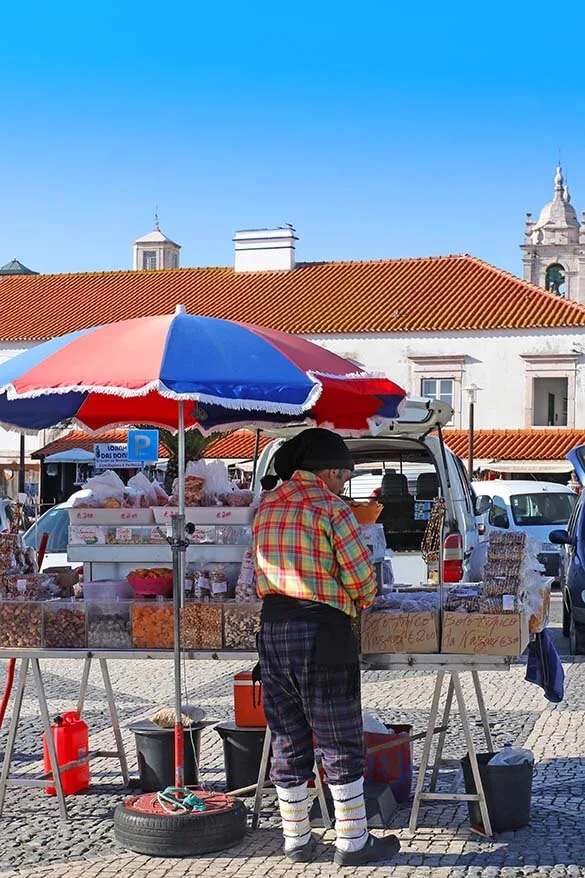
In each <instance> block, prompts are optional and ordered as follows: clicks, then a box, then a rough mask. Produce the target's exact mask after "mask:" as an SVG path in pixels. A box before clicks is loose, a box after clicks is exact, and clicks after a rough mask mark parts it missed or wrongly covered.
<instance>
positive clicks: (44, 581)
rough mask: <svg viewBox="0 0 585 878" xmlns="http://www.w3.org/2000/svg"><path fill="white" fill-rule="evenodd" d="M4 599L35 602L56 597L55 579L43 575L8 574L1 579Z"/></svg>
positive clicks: (57, 593) (57, 592) (57, 590)
mask: <svg viewBox="0 0 585 878" xmlns="http://www.w3.org/2000/svg"><path fill="white" fill-rule="evenodd" d="M3 581H4V588H5V593H6V597H7V598H8V599H9V600H11V599H14V600H16V599H20V600H27V601H36V600H39V599H43V598H44V599H45V600H47V599H48V598H52V597H58V595H59V589H58V587H57V583H56V582H55V578H54V577H52V576H45V575H44V574H43V573H8V574H6V575H5V576H4V577H3Z"/></svg>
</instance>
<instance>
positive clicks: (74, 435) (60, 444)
mask: <svg viewBox="0 0 585 878" xmlns="http://www.w3.org/2000/svg"><path fill="white" fill-rule="evenodd" d="M127 441H128V430H107V431H104V432H103V433H86V432H85V431H84V430H72V431H71V432H70V433H66V434H65V435H63V436H59V438H58V439H55V440H54V441H53V442H49V444H48V445H45V446H44V447H43V448H39V449H38V451H33V453H32V454H31V457H33V458H41V457H48V456H49V454H61V453H62V452H63V451H70V450H71V449H72V448H82V449H83V450H84V451H93V446H94V443H96V442H127Z"/></svg>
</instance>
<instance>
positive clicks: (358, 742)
mask: <svg viewBox="0 0 585 878" xmlns="http://www.w3.org/2000/svg"><path fill="white" fill-rule="evenodd" d="M274 470H275V473H276V475H277V476H278V478H280V479H282V484H281V485H279V486H278V487H277V488H275V489H274V490H272V491H269V492H268V493H266V494H265V495H264V496H263V497H262V500H261V502H260V506H259V508H258V512H257V513H256V516H255V519H254V524H253V528H252V531H253V551H254V560H255V566H256V573H257V577H258V586H257V587H258V594H259V596H260V597H261V598H263V607H262V624H261V628H260V632H259V634H258V651H259V655H260V666H261V670H262V682H263V690H264V694H263V698H264V711H265V713H266V718H267V721H268V725H269V727H270V730H271V732H272V768H271V773H270V776H271V779H272V781H273V782H274V784H275V786H276V791H277V793H278V802H279V808H280V814H281V818H282V824H283V833H284V839H285V841H284V853H285V855H286V856H287V857H288V858H289V859H290V860H292V861H294V862H306V861H307V860H308V859H309V857H310V854H311V851H312V848H313V837H312V835H311V827H310V824H309V817H308V810H309V798H308V791H307V782H308V781H309V780H310V779H311V778H312V777H313V764H314V752H313V742H315V743H316V745H317V747H318V749H319V750H320V751H321V753H322V758H323V767H324V769H325V773H326V775H327V782H328V784H329V788H330V790H331V794H332V796H333V801H334V806H335V829H336V832H337V840H336V851H335V863H336V864H337V865H341V866H357V865H361V864H364V863H372V862H376V861H379V860H387V859H389V858H390V857H392V856H394V855H395V854H396V853H397V852H398V850H399V848H400V844H399V842H398V839H397V838H396V837H394V836H387V837H385V838H376V837H374V836H372V835H370V834H369V833H368V829H367V823H366V810H365V801H364V795H363V783H364V780H363V774H364V743H363V727H362V706H361V694H360V665H359V648H358V644H357V640H356V637H355V635H354V633H353V631H352V627H351V619H352V617H355V615H356V610H357V609H362V608H365V607H369V606H370V605H371V604H372V602H373V600H374V596H375V593H376V581H375V578H374V572H373V568H372V564H371V561H370V557H369V554H368V550H367V548H366V547H365V545H364V543H363V542H362V540H361V538H360V534H359V529H358V526H357V523H356V520H355V518H354V515H353V513H352V512H351V510H350V508H349V507H348V506H347V505H346V503H345V502H344V501H343V500H342V499H341V498H340V497H339V496H338V495H339V494H340V493H341V491H342V490H343V486H344V484H345V482H346V481H347V480H348V479H349V477H350V476H351V473H352V471H353V461H352V459H351V457H350V454H349V451H348V449H347V446H346V444H345V442H344V441H343V440H342V439H341V437H340V436H338V435H337V434H336V433H332V432H331V431H329V430H322V429H309V430H304V431H303V432H302V433H299V434H298V435H297V436H295V437H294V438H293V439H290V440H289V441H287V442H285V443H284V444H283V445H282V446H281V447H280V448H279V450H278V451H277V452H276V455H275V459H274Z"/></svg>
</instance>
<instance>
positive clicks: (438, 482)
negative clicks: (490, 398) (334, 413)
mask: <svg viewBox="0 0 585 878" xmlns="http://www.w3.org/2000/svg"><path fill="white" fill-rule="evenodd" d="M451 416H452V409H451V407H450V406H449V405H447V404H446V403H443V402H440V401H438V400H430V399H415V398H410V399H408V400H407V402H406V404H405V406H404V408H403V412H402V415H401V417H400V418H399V419H397V420H396V421H395V422H394V424H393V425H392V429H387V430H383V431H382V432H381V433H379V434H378V435H376V436H364V437H362V438H355V439H346V442H347V445H348V448H349V450H350V453H351V456H352V458H353V460H354V462H355V464H356V469H355V472H354V475H353V477H352V478H351V479H350V481H349V482H348V484H347V486H346V493H347V494H348V495H349V496H350V497H352V498H353V499H357V500H360V499H367V498H369V497H372V496H375V497H376V499H377V500H378V501H379V502H380V503H381V504H382V506H383V510H382V511H381V513H380V515H379V517H378V522H379V523H381V524H383V525H384V531H385V535H386V544H387V546H388V548H390V549H392V552H393V555H392V568H393V573H394V581H395V582H396V583H404V584H409V585H419V584H420V583H421V582H426V581H427V578H428V577H429V576H431V578H432V577H434V576H436V574H437V565H436V563H434V564H433V563H431V564H430V565H429V566H428V567H427V564H426V563H425V562H424V561H423V558H422V553H421V543H422V538H423V535H424V532H425V529H426V525H427V522H428V520H429V516H430V512H431V507H432V502H433V500H434V499H435V498H436V497H442V498H444V500H445V508H446V513H445V524H444V528H443V534H442V541H443V552H442V556H443V578H444V580H445V581H446V582H459V581H460V580H470V579H475V578H476V576H477V571H475V570H473V560H472V556H474V549H475V547H476V546H477V543H478V540H479V536H478V521H477V517H476V516H477V514H478V513H479V512H481V509H479V508H477V507H476V505H475V498H474V497H473V494H472V491H471V487H470V485H469V481H468V479H467V474H466V472H465V468H464V466H463V464H462V462H461V460H460V459H459V458H458V457H456V456H455V455H454V454H453V453H452V451H450V449H449V448H447V447H446V446H445V445H444V444H443V441H442V438H441V435H440V434H437V433H433V431H434V430H435V428H437V427H440V426H443V425H444V424H446V423H448V421H449V420H450V418H451ZM283 433H284V431H283ZM290 434H291V431H289V435H290ZM283 441H285V440H284V439H283V438H280V439H275V440H274V441H273V442H271V443H270V444H269V445H267V446H266V447H265V448H264V450H263V452H262V454H261V455H260V458H259V461H258V467H257V473H256V478H257V482H256V484H258V480H259V479H261V478H262V477H263V476H264V475H266V474H267V473H270V472H272V471H273V470H272V469H271V467H272V461H273V458H274V455H275V453H276V451H277V449H278V448H279V446H280V445H281V444H282V442H283ZM484 502H485V501H484Z"/></svg>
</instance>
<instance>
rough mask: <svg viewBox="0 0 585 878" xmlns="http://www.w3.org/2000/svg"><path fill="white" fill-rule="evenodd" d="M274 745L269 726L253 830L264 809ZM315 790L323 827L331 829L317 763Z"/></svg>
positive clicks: (256, 826) (255, 799) (259, 777)
mask: <svg viewBox="0 0 585 878" xmlns="http://www.w3.org/2000/svg"><path fill="white" fill-rule="evenodd" d="M271 744H272V734H271V732H270V729H269V728H268V726H266V732H265V733H264V745H263V747H262V758H261V760H260V770H259V772H258V782H257V784H256V795H255V797H254V809H253V811H252V829H257V828H258V822H259V820H260V809H261V808H262V794H263V792H264V786H265V783H266V770H267V768H268V759H269V757H270V747H271ZM314 772H315V788H316V790H317V798H318V799H319V805H320V807H321V814H322V815H323V826H324V827H325V829H331V818H330V817H329V809H328V808H327V802H326V801H325V793H324V792H323V782H322V780H321V774H320V773H319V766H318V765H317V763H315V769H314Z"/></svg>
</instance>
